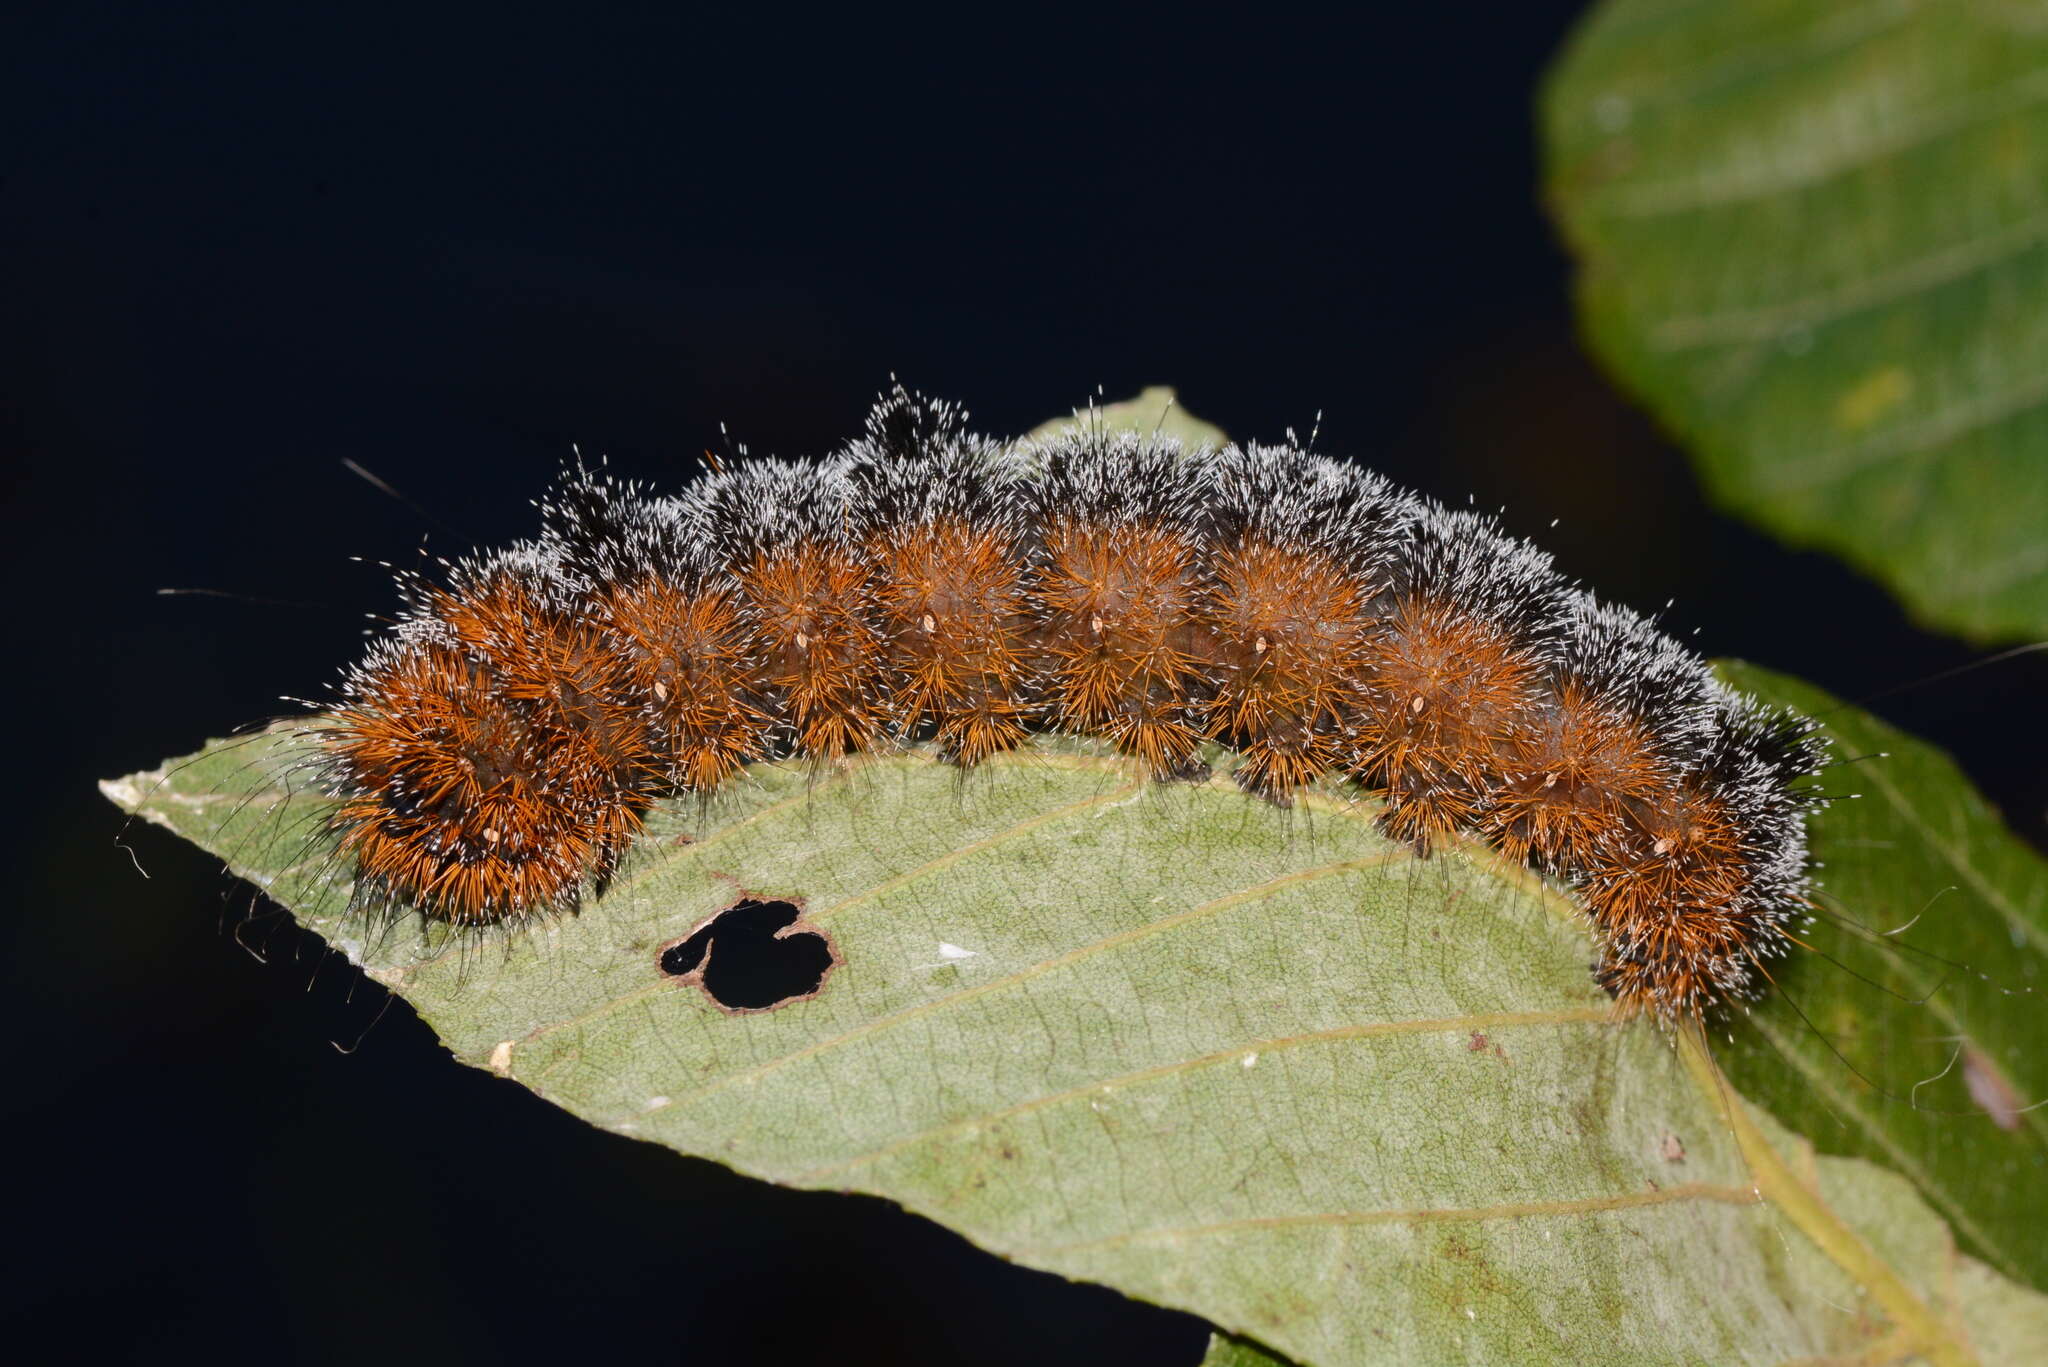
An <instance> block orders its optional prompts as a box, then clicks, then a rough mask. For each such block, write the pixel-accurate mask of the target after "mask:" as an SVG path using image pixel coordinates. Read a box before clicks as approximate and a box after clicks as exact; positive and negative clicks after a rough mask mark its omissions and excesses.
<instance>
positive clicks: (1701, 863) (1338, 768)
mask: <svg viewBox="0 0 2048 1367" xmlns="http://www.w3.org/2000/svg"><path fill="white" fill-rule="evenodd" d="M540 507H541V511H542V515H543V525H542V531H541V533H540V535H539V536H538V537H537V538H536V539H534V540H533V541H531V542H527V543H523V544H520V545H517V546H514V547H513V548H511V549H509V550H507V551H504V552H501V553H498V554H494V555H488V556H483V557H478V558H471V559H466V560H463V561H460V562H457V563H455V564H453V565H450V566H449V567H448V572H447V574H446V575H445V576H442V577H441V578H439V579H438V580H430V579H428V578H426V577H423V576H419V575H410V574H409V575H406V576H402V586H403V592H404V594H405V597H406V601H407V607H406V611H405V612H404V614H403V616H402V619H401V620H400V622H399V624H398V626H397V628H396V630H394V631H393V632H391V633H389V634H388V635H386V636H385V637H383V638H382V639H381V640H379V641H378V642H377V643H376V644H375V645H374V646H373V647H372V648H371V650H370V651H369V653H368V655H367V657H366V658H365V659H363V660H362V661H361V662H360V663H359V664H357V665H356V666H355V667H354V668H353V669H352V670H350V671H349V672H348V674H347V675H346V677H345V680H344V682H343V685H342V688H341V696H340V699H339V702H338V704H337V705H336V706H335V707H334V708H333V709H332V715H331V716H330V717H329V718H327V719H325V720H324V721H323V722H322V723H321V724H319V725H318V726H317V727H315V728H313V735H314V737H315V739H316V742H317V755H318V758H317V760H316V767H317V770H318V772H319V774H320V777H321V781H322V783H323V785H324V786H325V787H326V788H327V790H328V791H330V792H331V793H333V794H334V795H335V796H336V797H338V798H339V804H338V806H337V808H336V809H335V812H334V815H333V816H332V817H331V819H330V822H329V827H328V829H329V833H330V834H331V836H332V838H333V839H334V841H335V842H336V848H337V850H338V851H339V852H340V853H341V854H342V856H343V857H344V858H346V859H349V860H352V861H353V862H354V864H355V867H356V870H357V879H356V896H357V899H358V901H359V902H360V903H363V904H365V905H367V906H372V907H382V908H398V907H407V906H409V907H413V908H416V909H417V910H419V911H420V912H421V913H423V914H424V915H427V916H429V917H433V918H437V919H441V920H446V921H450V922H454V923H458V924H465V925H480V924H487V923H493V922H502V921H517V920H520V919H523V918H528V917H534V916H542V915H547V914H550V913H557V912H564V911H569V910H573V909H574V907H575V906H576V905H577V903H578V901H579V899H580V897H581V896H582V894H583V891H584V889H585V888H586V886H592V885H594V886H595V887H597V888H599V889H602V887H603V886H604V884H605V882H606V881H607V879H608V878H609V877H610V875H611V874H612V872H613V871H614V870H615V869H616V868H617V866H618V863H619V860H620V859H621V857H622V856H623V854H624V852H625V851H626V849H627V848H628V847H629V846H630V844H631V842H632V840H633V838H634V836H635V834H636V832H637V831H638V829H639V827H640V824H641V821H642V818H643V816H644V815H645V813H646V812H647V811H648V810H649V808H650V807H651V805H652V804H653V802H654V801H656V800H657V799H658V798H661V797H664V796H668V795H672V794H677V793H692V792H694V793H706V792H709V791H712V790H714V789H716V788H717V787H718V786H719V785H721V784H723V783H725V782H727V781H729V780H730V779H732V778H733V777H734V776H735V775H736V774H738V773H739V772H740V771H741V770H742V768H743V767H744V766H745V765H746V764H748V763H749V762H751V761H754V760H759V759H766V758H772V757H777V756H786V755H794V756H799V757H808V758H812V759H817V760H827V759H831V758H835V757H839V756H845V755H850V754H854V753H857V752H863V751H871V750H875V749H877V748H881V747H888V746H893V745H897V744H902V743H905V742H910V741H929V742H932V743H934V744H935V745H936V747H937V749H938V751H939V753H940V754H941V755H942V756H943V757H944V758H946V759H948V760H950V761H951V762H953V763H956V764H959V765H962V766H971V765H974V764H976V763H977V762H979V761H981V760H983V759H986V758H987V757H989V756H990V755H993V754H996V753H999V752H1001V751H1005V750H1009V749H1012V748H1014V747H1016V746H1017V745H1019V744H1020V743H1022V742H1023V741H1024V740H1025V739H1026V738H1028V737H1029V736H1030V735H1032V734H1033V733H1034V732H1038V731H1044V730H1060V731H1066V732H1074V733H1081V734H1087V735H1092V736H1096V737H1100V738H1102V739H1104V740H1107V741H1108V742H1110V743H1112V744H1113V745H1114V746H1116V747H1117V748H1118V749H1119V750H1121V751H1123V752H1125V753H1127V754H1129V755H1131V756H1133V757H1135V758H1136V759H1137V760H1138V761H1139V762H1141V763H1142V764H1143V765H1144V767H1145V768H1146V769H1147V770H1148V771H1149V772H1150V774H1151V775H1152V776H1154V777H1155V778H1158V779H1161V780H1172V779H1176V778H1184V777H1189V776H1192V775H1195V774H1198V773H1200V772H1203V771H1202V769H1201V762H1200V759H1199V754H1200V751H1201V747H1202V746H1203V745H1204V744H1205V743H1207V742H1219V743H1221V744H1223V745H1225V746H1227V747H1228V748H1229V749H1230V750H1232V751H1234V752H1235V754H1236V756H1237V759H1236V764H1235V768H1234V771H1233V772H1234V777H1235V779H1236V781H1237V783H1238V784H1239V785H1240V786H1241V787H1242V788H1244V789H1245V790H1246V791H1247V792H1249V793H1251V794H1254V795H1257V796H1259V797H1262V798H1266V799H1269V800H1272V801H1275V802H1282V803H1284V802H1286V801H1287V800H1288V798H1289V795H1290V794H1291V793H1293V792H1295V791H1296V790H1297V789H1299V788H1301V787H1302V786H1303V785H1305V784H1308V783H1311V782H1316V781H1319V780H1323V779H1328V778H1340V779H1346V780H1350V781H1353V782H1355V783H1356V784H1357V785H1359V787H1360V788H1361V789H1363V790H1364V791H1365V792H1366V793H1368V794H1370V795H1372V796H1375V797H1377V798H1379V799H1380V800H1381V801H1382V802H1383V803H1384V807H1383V811H1382V814H1381V817H1380V821H1381V823H1382V825H1383V826H1384V828H1385V829H1386V830H1387V831H1388V833H1389V834H1391V835H1393V836H1396V837H1398V838H1400V839H1402V840H1405V841H1407V842H1409V843H1411V844H1413V845H1414V846H1415V847H1416V849H1417V850H1418V851H1419V852H1422V853H1427V852H1428V850H1429V849H1430V848H1431V846H1432V845H1433V844H1434V843H1436V842H1438V841H1440V840H1442V839H1443V838H1445V837H1447V836H1449V835H1451V834H1453V833H1458V832H1464V833H1471V834H1475V835H1477V836H1479V837H1481V838H1484V839H1486V840H1489V841H1491V842H1493V843H1495V844H1496V845H1497V846H1498V847H1499V848H1501V849H1502V850H1503V851H1504V852H1506V853H1508V854H1510V855H1512V856H1513V857H1515V858H1517V859H1520V860H1524V861H1526V862H1528V863H1529V864H1530V865H1532V866H1533V867H1536V868H1538V869H1540V870H1542V871H1544V872H1546V873H1549V874H1552V875H1554V876H1556V877H1558V878H1560V879H1562V880H1564V881H1566V882H1568V883H1569V884H1571V885H1572V886H1573V887H1574V888H1575V889H1576V890H1577V891H1578V893H1579V895H1580V897H1581V899H1582V901H1583V905H1584V906H1585V908H1586V911H1587V914H1588V916H1589V918H1590V920H1591V922H1592V924H1593V927H1594V930H1595V933H1596V937H1597V939H1598V942H1599V945H1600V961H1599V964H1598V966H1597V969H1596V973H1597V976H1598V979H1599V981H1600V982H1601V984H1602V985H1603V986H1604V987H1606V988H1607V990H1608V991H1609V992H1611V993H1612V994H1613V995H1614V996H1615V997H1616V998H1617V1000H1618V1001H1619V1002H1620V1003H1621V1004H1622V1005H1623V1006H1624V1007H1625V1008H1629V1009H1635V1010H1648V1011H1651V1012H1654V1013H1656V1014H1658V1015H1661V1016H1663V1017H1665V1018H1678V1017H1683V1016H1688V1015H1697V1014H1699V1013H1701V1012H1702V1011H1704V1010H1705V1009H1707V1008H1709V1007H1711V1006H1712V1005H1713V1004H1715V1003H1717V1002H1720V1001H1723V1000H1726V999H1729V998H1735V997H1741V996H1745V995H1750V994H1753V993H1754V992H1755V991H1756V990H1757V987H1758V985H1759V982H1760V980H1761V979H1762V978H1763V976H1764V970H1763V966H1764V964H1765V963H1766V962H1767V961H1768V960H1769V959H1771V958H1772V957H1774V956H1776V955H1779V954H1781V953H1783V952H1784V950H1785V947H1786V946H1787V945H1788V943H1790V941H1789V938H1788V927H1790V926H1792V925H1793V923H1795V922H1797V921H1798V920H1800V919H1801V918H1803V917H1804V916H1805V914H1806V911H1807V906H1808V901H1807V894H1808V890H1809V884H1808V875H1807V868H1806V865H1807V859H1806V841H1805V815H1806V812H1807V811H1808V810H1810V809H1811V808H1812V807H1813V806H1814V805H1815V804H1816V803H1817V802H1818V801H1819V799H1818V798H1817V796H1816V795H1815V794H1814V793H1813V792H1812V790H1811V789H1810V788H1808V787H1806V786H1804V784H1803V780H1804V779H1805V778H1806V777H1807V776H1808V775H1810V774H1811V773H1813V772H1814V771H1815V769H1816V768H1817V767H1818V765H1819V764H1820V762H1821V759H1822V747H1821V744H1820V742H1819V741H1818V739H1817V738H1816V737H1815V736H1814V735H1813V733H1812V728H1811V724H1810V723H1808V722H1806V721H1805V720H1804V719H1802V718H1799V717H1797V716H1794V715H1792V714H1790V713H1786V712H1783V711H1779V710H1774V709H1769V708H1765V707H1763V706H1761V705H1759V704H1757V703H1756V702H1754V701H1753V700H1751V699H1749V698H1747V697H1746V696H1744V695H1742V694H1740V693H1737V692H1735V691H1733V690H1731V689H1729V688H1727V687H1725V686H1723V685H1722V684H1720V683H1719V682H1718V681H1716V680H1715V679H1714V677H1713V676H1712V674H1711V672H1710V671H1709V669H1708V667H1707V665H1706V664H1705V662H1704V661H1703V660H1702V659H1701V658H1700V657H1699V656H1698V655H1696V654H1694V653H1693V652H1691V651H1690V650H1688V649H1686V648H1685V647H1683V646H1681V645H1679V644H1678V643H1676V642H1675V641H1673V640H1671V639H1670V638H1669V637H1667V636H1665V635H1664V634H1662V633H1661V632H1660V631H1658V630H1657V628H1656V627H1655V626H1654V625H1653V624H1652V623H1651V622H1650V621H1648V620H1647V619H1645V618H1643V617H1640V616H1638V615H1637V614H1635V613H1633V612H1630V611H1628V610H1627V609H1623V608H1619V607H1615V606H1611V605H1607V604H1603V603H1601V602H1599V601H1598V600H1597V599H1596V598H1594V597H1593V596H1592V595H1591V594H1589V593H1586V592H1583V591H1581V590H1579V589H1578V588H1576V587H1575V586H1573V585H1571V584H1569V583H1567V582H1566V581H1565V580H1564V579H1563V577H1562V576H1561V575H1560V574H1559V573H1558V572H1557V571H1556V570H1555V569H1554V568H1553V566H1552V564H1551V562H1550V559H1549V557H1548V556H1546V555H1545V554H1543V553H1542V552H1541V551H1539V550H1537V549H1536V548H1535V547H1533V546H1531V545H1529V544H1527V543H1526V542H1523V541H1520V540H1518V539H1516V538H1514V537H1511V536H1509V535H1507V534H1506V533H1504V532H1503V531H1501V530H1500V529H1499V527H1498V526H1497V525H1496V524H1494V523H1493V522H1492V521H1491V520H1490V519H1488V518H1486V517H1483V516H1480V515H1477V514H1473V513H1469V512H1452V511H1447V510H1445V509H1443V508H1441V507H1439V506H1437V505H1435V504H1433V503H1430V502H1428V501H1426V500H1423V499H1420V498H1417V497H1414V496H1411V495H1408V494H1405V493H1402V492H1400V491H1398V490H1396V489H1394V488H1393V487H1392V486H1390V485H1389V484H1387V483H1386V482H1385V481H1384V480H1382V479H1380V478H1379V477H1378V476H1376V475H1373V474H1370V473H1367V472H1364V471H1362V470H1359V469H1357V468H1355V467H1352V466H1349V465H1346V464H1343V463H1340V462H1337V461H1334V460H1330V459H1327V458H1324V457H1321V456H1317V455H1314V454H1312V453H1310V452H1308V451H1305V450H1303V449H1302V448H1300V447H1299V446H1298V445H1295V444H1293V443H1291V442H1290V443H1289V444H1287V445H1282V446H1260V445H1244V446H1237V445H1232V446H1226V447H1224V448H1223V449H1221V450H1214V451H1184V450H1182V449H1181V448H1180V447H1179V446H1178V445H1177V444H1176V443H1174V442H1171V441H1162V440H1156V439H1146V438H1143V437H1139V436H1133V435H1128V434H1122V435H1109V434H1104V433H1101V432H1096V431H1090V430H1087V429H1085V428H1084V429H1083V430H1082V431H1080V432H1077V433H1072V434H1069V435H1066V436H1062V437H1059V438H1055V439H1051V440H1048V441H1045V442H1042V443H1037V444H1026V445H1023V446H1016V447H1011V446H1006V445H1003V444H1001V443H997V442H994V441H991V440H988V439H986V438H982V437H978V436H975V435H973V434H971V433H970V432H968V431H967V430H966V427H965V424H964V419H963V415H962V414H961V413H960V411H959V410H958V409H956V408H954V407H952V406H950V405H947V404H943V403H934V402H930V401H927V400H924V399H922V398H920V397H918V396H915V395H912V394H910V393H908V392H906V391H903V390H901V389H899V390H897V391H895V392H893V393H891V394H889V395H887V396H885V397H884V398H883V399H882V401H881V402H880V403H879V404H878V406H877V407H876V408H875V410H874V411H873V413H872V414H871V415H870V417H869V419H868V423H867V428H866V431H865V433H864V435H863V436H862V437H861V438H859V439H858V440H856V441H854V442H853V443H852V444H851V445H850V446H849V447H848V448H847V449H845V450H844V451H842V452H840V453H839V454H837V455H835V456H832V457H830V458H828V459H826V460H823V461H819V462H816V463H792V462H784V461H778V460H744V461H739V462H735V463H733V464H731V465H730V466H727V467H725V468H719V469H716V470H714V471H712V472H711V473H709V474H707V475H706V476H705V477H703V478H702V479H700V480H698V481H697V482H696V483H694V484H693V485H691V486H689V487H687V488H686V489H684V490H683V491H682V492H681V493H679V494H675V495H657V494H655V493H652V492H650V491H648V490H645V489H642V488H640V487H638V486H635V485H632V484H628V483H621V482H617V481H614V480H612V479H610V478H608V477H607V476H605V475H603V474H601V473H592V472H589V471H587V470H581V469H578V470H576V471H573V472H571V473H570V474H569V475H568V476H567V477H566V478H565V479H564V481H563V482H562V484H561V485H560V486H559V487H558V488H557V489H556V490H554V491H553V492H552V493H551V494H550V495H549V496H548V497H547V498H545V499H544V500H542V502H541V504H540Z"/></svg>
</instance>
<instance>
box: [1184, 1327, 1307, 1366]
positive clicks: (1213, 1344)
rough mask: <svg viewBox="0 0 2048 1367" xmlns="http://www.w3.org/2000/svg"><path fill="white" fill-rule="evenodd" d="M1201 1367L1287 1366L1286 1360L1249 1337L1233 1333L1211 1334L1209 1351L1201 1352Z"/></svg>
mask: <svg viewBox="0 0 2048 1367" xmlns="http://www.w3.org/2000/svg"><path fill="white" fill-rule="evenodd" d="M1202 1367H1288V1362H1287V1359H1286V1358H1282V1357H1275V1356H1274V1355H1273V1354H1272V1353H1270V1352H1268V1351H1267V1350H1266V1349H1264V1348H1261V1347H1259V1345H1258V1344H1256V1343H1253V1342H1252V1341H1251V1340H1250V1339H1241V1338H1239V1337H1237V1336H1236V1335H1235V1334H1211V1335H1209V1351H1208V1352H1206V1353H1204V1354H1202Z"/></svg>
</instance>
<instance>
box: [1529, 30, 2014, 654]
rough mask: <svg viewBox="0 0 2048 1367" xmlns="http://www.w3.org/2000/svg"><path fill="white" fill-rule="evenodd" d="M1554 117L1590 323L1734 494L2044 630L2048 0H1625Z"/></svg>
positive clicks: (1578, 44)
mask: <svg viewBox="0 0 2048 1367" xmlns="http://www.w3.org/2000/svg"><path fill="white" fill-rule="evenodd" d="M1542 117H1543V141H1544V146H1545V154H1546V160H1547V173H1546V179H1547V184H1548V193H1549V198H1550V202H1551V205H1552V208H1553V210H1554V211H1555V213H1556V216H1557V218H1558V221H1559V222H1560V223H1561V224H1562V226H1563V229H1564V232H1565V236H1566V237H1567V238H1568V239H1569V241H1570V244H1571V246H1572V249H1573V250H1574V252H1575V253H1576V254H1577V256H1578V258H1579V261H1580V272H1579V280H1578V294H1579V303H1580V307H1581V311H1582V315H1583V320H1584V324H1585V328H1586V330H1587V332H1588V333H1589V335H1590V338H1591V341H1592V344H1593V346H1594V348H1595V350H1596V351H1597V352H1598V353H1599V355H1600V356H1601V358H1602V359H1603V360H1604V361H1605V362H1606V363H1607V364H1608V365H1609V366H1610V367H1611V368H1612V369H1613V370H1614V371H1615V372H1616V373H1617V374H1618V375H1620V376H1621V377H1622V379H1623V380H1624V381H1625V382H1626V384H1627V385H1628V386H1629V387H1631V388H1632V389H1633V390H1635V391H1636V393H1637V394H1639V395H1640V396H1641V397H1642V398H1643V400H1644V401H1645V402H1646V403H1647V404H1648V405H1649V406H1650V407H1651V408H1652V409H1654V410H1655V411H1656V413H1657V414H1658V415H1659V416H1660V417H1661V418H1662V419H1663V421H1664V422H1665V423H1666V424H1668V426H1669V427H1670V428H1671V430H1672V431H1673V432H1675V433H1676V434H1677V436H1678V437H1679V439H1680V440H1681V441H1683V442H1684V443H1685V444H1686V445H1687V446H1688V447H1689V448H1691V450H1692V451H1693V452H1694V455H1695V459H1696V460H1697V462H1698V464H1699V467H1700V471H1701V474H1702V476H1703V477H1704V479H1705V481H1706V483H1707V485H1708V487H1709V489H1710V491H1711V492H1712V493H1713V495H1714V496H1715V498H1716V499H1718V500H1719V501H1720V502H1721V503H1722V504H1723V505H1725V506H1726V507H1728V508H1729V509H1731V510H1732V511H1735V512H1737V513H1740V514H1741V515H1742V516H1744V517H1747V518H1750V519H1752V520H1754V521H1756V522H1758V523H1760V524H1762V525H1763V526H1765V527H1767V528H1769V529H1770V530H1772V531H1773V532H1775V533H1776V534H1778V535H1779V536H1781V537H1783V538H1784V539H1785V540H1787V541H1789V542H1792V543H1793V544H1796V545H1802V546H1817V547H1822V548H1825V549H1827V550H1830V551H1833V552H1835V553H1837V554H1840V555H1842V556H1844V557H1845V558H1847V559H1849V560H1850V561H1852V562H1854V563H1855V564H1856V565H1857V566H1859V567H1860V568H1862V569H1863V570H1864V571H1866V572H1867V573H1869V574H1871V575H1874V576H1876V577H1877V578H1879V579H1881V580H1883V581H1884V582H1885V583H1886V584H1888V585H1889V586H1890V587H1891V588H1892V590H1893V591H1894V592H1896V593H1897V594H1898V595H1899V597H1900V598H1901V599H1903V600H1904V602H1905V603H1906V605H1907V607H1908V608H1909V609H1910V611H1911V612H1912V613H1913V614H1914V615H1915V616H1916V617H1918V618H1919V619H1920V620H1921V621H1923V622H1925V623H1927V624H1928V625H1930V626H1933V627H1936V628H1939V629H1943V630H1947V631H1951V632H1955V633H1957V634H1960V635H1963V636H1967V637H1971V638H1974V639H1980V640H1993V639H2007V638H2019V639H2038V638H2041V637H2043V636H2048V535H2044V528H2048V5H2044V4H2042V3H2040V0H1953V2H1952V3H1941V4H1914V3H1910V2H1909V0H1865V2H1864V3H1859V4H1853V5H1844V4H1824V3H1819V2H1818V0H1716V2H1715V3H1711V4H1697V3H1695V4H1673V3H1671V2H1670V0H1609V3H1606V4H1603V5H1601V6H1599V7H1598V8H1597V9H1596V10H1595V11H1594V12H1593V14H1592V15H1591V16H1590V17H1589V18H1588V19H1587V20H1586V21H1585V22H1584V23H1582V24H1581V25H1580V27H1579V29H1578V30H1577V32H1576V33H1575V34H1574V35H1573V37H1572V39H1571V42H1570V45H1569V47H1568V48H1567V50H1566V52H1565V54H1564V56H1563V58H1562V59H1561V60H1560V61H1559V62H1558V64H1557V65H1556V67H1555V69H1554V70H1553V71H1552V73H1551V75H1550V78H1549V81H1548V83H1547V85H1546V88H1545V90H1544V93H1543V98H1542Z"/></svg>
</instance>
